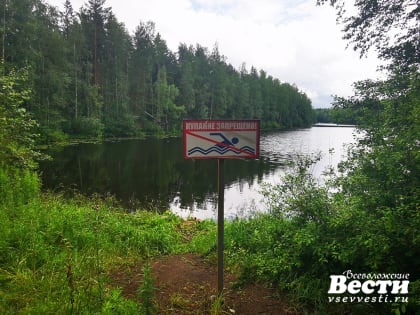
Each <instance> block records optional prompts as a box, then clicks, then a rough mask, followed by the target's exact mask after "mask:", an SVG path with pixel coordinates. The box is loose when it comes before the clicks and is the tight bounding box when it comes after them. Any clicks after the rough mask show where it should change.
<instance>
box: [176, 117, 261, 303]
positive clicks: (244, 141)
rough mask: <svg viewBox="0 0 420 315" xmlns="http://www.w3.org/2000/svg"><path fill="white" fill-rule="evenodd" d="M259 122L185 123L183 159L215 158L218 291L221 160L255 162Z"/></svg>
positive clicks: (220, 275) (219, 286)
mask: <svg viewBox="0 0 420 315" xmlns="http://www.w3.org/2000/svg"><path fill="white" fill-rule="evenodd" d="M259 154H260V121H259V120H184V158H185V159H217V178H218V179H217V187H218V188H217V193H218V199H217V292H218V294H219V295H220V294H221V293H222V292H223V251H224V195H225V193H224V185H225V184H224V171H223V168H224V159H257V158H258V157H259Z"/></svg>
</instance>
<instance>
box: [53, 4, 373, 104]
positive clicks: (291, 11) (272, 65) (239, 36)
mask: <svg viewBox="0 0 420 315" xmlns="http://www.w3.org/2000/svg"><path fill="white" fill-rule="evenodd" d="M49 2H50V3H54V4H55V5H58V6H61V3H58V2H62V0H49ZM82 2H83V3H84V1H81V0H73V1H72V4H73V6H74V8H75V9H79V8H80V6H81V5H82ZM315 2H316V1H315V0H259V1H255V0H252V1H251V0H154V1H145V0H144V1H141V0H137V1H131V0H108V1H107V2H106V5H107V6H110V7H112V8H113V12H114V13H115V15H116V16H117V18H118V20H119V21H120V22H124V23H125V25H126V27H127V29H128V30H129V31H130V32H133V31H134V30H135V28H136V26H138V25H139V23H140V21H143V22H146V21H153V22H155V24H156V30H157V31H158V32H159V33H160V34H161V35H162V38H163V39H164V40H166V42H167V44H168V47H169V48H170V49H171V50H172V51H175V52H176V51H177V49H178V46H179V44H180V43H185V44H187V45H196V44H200V45H202V46H204V47H207V48H209V49H212V48H213V46H214V45H215V44H216V43H217V45H218V47H219V52H220V53H221V54H223V55H224V56H225V57H227V62H229V63H231V64H232V65H233V66H234V67H236V68H239V66H240V65H241V64H242V63H245V64H246V65H247V67H248V69H249V68H250V67H251V66H254V67H256V68H257V69H263V70H264V71H266V72H267V73H268V74H269V75H271V76H273V77H275V78H278V79H279V80H281V81H283V82H289V83H295V84H296V85H297V86H298V87H299V88H300V89H301V90H302V91H304V92H306V93H307V94H308V96H309V97H310V98H311V99H312V101H313V105H314V107H325V106H328V103H329V101H330V100H331V97H330V95H332V94H337V95H340V96H349V95H351V94H352V87H351V85H352V83H353V82H354V81H357V80H362V79H366V78H372V77H375V76H376V73H375V70H376V68H377V66H378V64H379V62H378V60H377V59H376V58H374V57H370V58H368V59H359V58H358V54H357V53H356V52H354V51H352V50H350V49H348V50H346V49H345V47H346V43H345V42H344V41H343V40H342V33H341V32H340V26H338V25H336V17H335V12H334V10H333V9H332V8H330V7H328V6H323V7H316V5H315Z"/></svg>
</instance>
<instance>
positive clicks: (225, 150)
mask: <svg viewBox="0 0 420 315" xmlns="http://www.w3.org/2000/svg"><path fill="white" fill-rule="evenodd" d="M244 151H245V152H249V153H250V154H255V150H254V149H253V148H251V147H249V146H244V147H242V148H240V149H238V150H235V149H232V148H227V147H223V146H220V145H215V146H212V147H210V148H208V149H203V148H201V147H194V148H191V149H190V150H188V155H191V154H194V153H201V154H203V155H208V154H210V153H212V152H217V153H219V154H220V155H224V154H226V153H235V154H237V155H239V154H241V153H243V152H244Z"/></svg>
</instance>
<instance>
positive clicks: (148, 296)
mask: <svg viewBox="0 0 420 315" xmlns="http://www.w3.org/2000/svg"><path fill="white" fill-rule="evenodd" d="M153 282H154V280H153V276H152V270H151V268H150V264H149V262H148V261H146V263H145V265H144V266H143V281H142V283H141V285H140V286H139V288H138V289H137V294H138V296H139V297H140V299H141V301H142V303H141V306H140V313H141V314H144V315H152V314H156V312H157V308H156V305H155V303H154V299H155V291H156V290H157V289H156V288H155V287H154V286H153Z"/></svg>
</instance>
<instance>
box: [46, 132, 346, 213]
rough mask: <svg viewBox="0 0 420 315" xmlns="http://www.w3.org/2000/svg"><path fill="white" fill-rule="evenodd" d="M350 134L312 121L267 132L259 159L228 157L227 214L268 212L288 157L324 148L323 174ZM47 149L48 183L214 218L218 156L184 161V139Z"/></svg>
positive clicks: (137, 204) (131, 205) (57, 187)
mask: <svg viewBox="0 0 420 315" xmlns="http://www.w3.org/2000/svg"><path fill="white" fill-rule="evenodd" d="M353 132H354V129H353V128H348V127H347V128H333V127H322V128H321V127H313V128H310V129H301V130H295V131H286V132H272V133H263V134H262V135H261V143H260V150H261V154H260V159H258V160H226V161H225V173H224V174H225V214H226V217H227V218H233V217H235V216H246V215H248V214H249V213H250V212H252V211H265V209H264V202H263V201H262V200H261V199H262V196H261V194H260V191H261V184H262V183H278V182H279V177H280V176H281V175H282V174H283V173H284V171H285V170H286V169H287V164H288V162H289V161H292V160H295V159H296V158H297V157H298V156H299V155H302V154H311V153H316V152H321V153H322V155H323V158H322V160H321V161H320V162H318V163H317V164H316V166H315V167H314V168H313V170H312V171H313V173H314V174H315V176H317V177H320V174H321V173H322V171H323V170H324V169H325V167H327V166H328V165H333V166H334V165H336V164H337V163H338V162H339V161H340V160H341V158H342V156H343V155H344V153H345V149H344V148H343V144H348V143H351V142H353V141H354V140H353V135H352V134H353ZM332 149H333V152H332ZM48 153H49V154H50V155H51V156H52V157H53V160H52V161H47V162H44V163H42V164H41V166H40V169H41V171H42V180H43V184H44V187H45V188H47V189H52V190H67V191H68V190H72V189H75V190H78V191H80V192H82V193H84V194H87V195H90V194H93V193H98V194H101V195H107V194H111V195H113V196H115V197H116V198H117V199H118V200H121V201H122V203H123V204H124V205H125V206H126V207H127V208H131V209H133V210H134V209H135V208H136V207H137V208H147V209H158V210H161V211H163V210H167V209H171V210H172V211H173V212H175V213H177V214H179V215H181V216H182V217H188V216H193V217H197V218H214V217H215V216H216V213H217V211H216V206H217V203H216V199H217V195H216V193H217V161H216V160H184V158H183V143H182V139H181V138H169V139H156V138H148V139H144V140H124V141H119V142H105V143H100V144H78V145H71V146H66V147H62V148H59V149H55V150H52V151H49V152H48Z"/></svg>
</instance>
